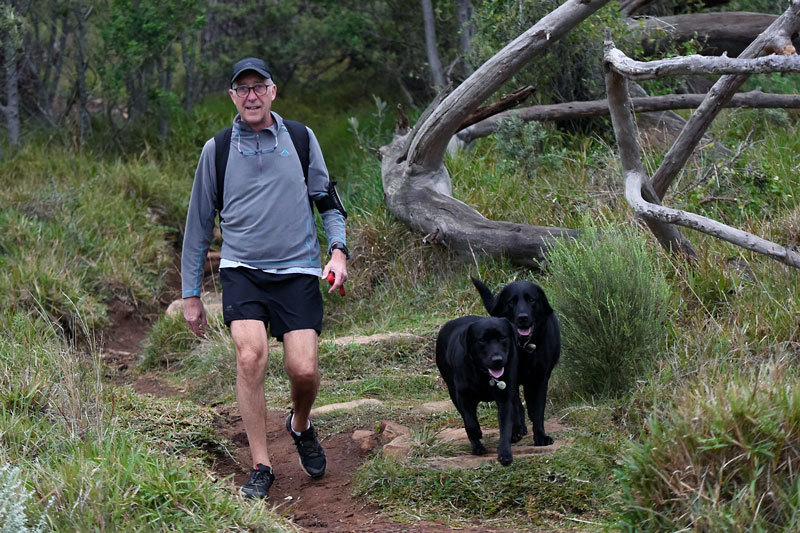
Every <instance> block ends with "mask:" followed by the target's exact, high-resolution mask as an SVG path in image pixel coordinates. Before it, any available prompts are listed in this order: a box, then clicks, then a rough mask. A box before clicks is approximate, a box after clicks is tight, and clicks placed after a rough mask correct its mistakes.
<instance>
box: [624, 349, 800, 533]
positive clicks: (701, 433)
mask: <svg viewBox="0 0 800 533" xmlns="http://www.w3.org/2000/svg"><path fill="white" fill-rule="evenodd" d="M797 379H798V375H797V371H796V369H794V368H792V367H789V366H784V365H780V364H776V363H768V364H766V365H765V366H763V367H762V368H761V369H760V372H751V373H749V374H745V373H744V372H738V373H734V375H732V376H731V378H730V379H729V380H728V381H723V382H718V383H716V384H714V385H709V384H708V380H705V379H704V380H703V381H702V382H697V383H696V384H695V386H694V388H693V389H692V388H690V390H689V392H688V393H686V394H685V395H684V396H681V397H679V398H680V399H677V400H674V401H673V402H672V405H671V406H669V407H668V408H667V409H665V410H664V411H663V412H661V413H660V414H654V415H652V416H651V418H650V421H649V428H648V429H649V432H648V434H647V435H646V436H645V437H644V438H643V440H642V441H641V442H639V443H636V444H633V445H632V446H631V449H630V452H629V453H628V454H626V455H625V459H624V462H623V466H622V467H621V468H620V469H619V471H618V477H619V479H620V480H621V483H622V488H623V492H622V503H621V519H620V524H621V525H622V526H623V527H624V528H626V529H628V530H629V531H634V530H635V531H677V530H681V531H685V530H697V531H798V529H800V511H798V501H800V389H799V388H798V387H797Z"/></svg>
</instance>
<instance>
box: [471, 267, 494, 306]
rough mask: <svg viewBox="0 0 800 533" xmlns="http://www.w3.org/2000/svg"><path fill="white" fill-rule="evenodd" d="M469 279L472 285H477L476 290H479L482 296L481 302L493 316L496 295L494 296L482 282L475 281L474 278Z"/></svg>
mask: <svg viewBox="0 0 800 533" xmlns="http://www.w3.org/2000/svg"><path fill="white" fill-rule="evenodd" d="M469 279H471V280H472V284H473V285H475V288H476V289H478V294H480V295H481V301H482V302H483V306H484V307H485V308H486V311H487V312H488V313H489V314H490V315H491V314H492V311H493V310H494V308H495V301H494V295H493V294H492V291H491V290H490V289H489V287H487V286H486V285H485V284H484V283H483V282H482V281H481V280H479V279H475V278H473V277H472V276H470V278H469Z"/></svg>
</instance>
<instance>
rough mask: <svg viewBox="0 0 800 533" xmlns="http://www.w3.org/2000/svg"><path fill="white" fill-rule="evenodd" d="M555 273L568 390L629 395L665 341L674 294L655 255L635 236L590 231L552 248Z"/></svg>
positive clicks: (553, 296)
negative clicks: (669, 304)
mask: <svg viewBox="0 0 800 533" xmlns="http://www.w3.org/2000/svg"><path fill="white" fill-rule="evenodd" d="M550 271H551V278H550V281H551V287H550V291H549V294H550V298H551V299H552V302H551V305H553V307H554V308H555V309H556V311H557V313H558V315H559V318H560V320H561V328H562V337H563V348H564V353H563V357H562V362H561V365H560V367H559V369H560V370H559V373H560V374H561V375H562V376H563V377H564V382H565V383H564V386H565V387H566V388H567V389H571V390H572V391H573V392H575V393H578V394H582V395H594V394H599V395H612V396H613V395H617V394H621V393H623V392H625V391H626V390H628V389H629V388H630V386H631V385H632V384H633V383H634V382H635V380H636V379H637V378H638V377H639V376H642V375H643V372H644V371H645V370H646V369H647V367H648V365H649V363H650V362H652V361H653V360H654V359H655V357H656V355H657V353H658V343H659V341H660V340H661V339H663V338H664V337H665V336H666V323H665V322H666V321H665V317H666V309H667V302H668V300H669V297H670V291H669V286H668V285H667V282H666V280H665V278H664V275H663V273H662V272H661V271H660V270H659V269H658V268H656V266H655V258H654V256H653V255H652V254H651V253H649V251H648V248H647V247H646V244H645V242H644V241H643V240H642V239H640V238H638V237H636V236H635V235H633V234H625V233H609V234H603V235H600V234H598V233H597V231H596V230H587V231H586V232H585V233H584V235H583V236H582V237H581V238H580V239H578V240H577V241H562V242H559V243H558V244H557V245H555V246H554V248H553V250H552V251H551V253H550Z"/></svg>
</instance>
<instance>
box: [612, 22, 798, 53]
mask: <svg viewBox="0 0 800 533" xmlns="http://www.w3.org/2000/svg"><path fill="white" fill-rule="evenodd" d="M777 18H778V15H771V14H767V13H748V12H737V11H733V12H722V13H691V14H689V15H670V16H666V17H641V18H638V17H637V18H636V19H629V20H628V29H629V30H630V31H632V32H635V33H636V34H637V35H641V39H640V40H639V42H640V43H641V44H642V49H643V52H644V54H645V55H647V56H654V55H656V54H659V53H661V52H664V51H665V50H667V49H668V48H669V47H671V46H673V45H674V44H676V43H678V44H680V43H685V42H688V41H694V43H695V45H696V46H697V47H698V49H697V53H699V54H700V55H704V56H719V55H722V54H724V53H727V54H728V55H729V56H730V57H737V56H738V55H739V54H741V53H742V51H744V49H745V48H747V46H748V45H749V44H750V43H752V42H753V40H754V39H755V38H756V37H758V34H759V33H761V32H762V31H764V30H765V29H766V28H767V27H768V26H769V25H770V24H772V23H773V22H775V19H777ZM797 46H800V40H798V39H796V40H795V47H797Z"/></svg>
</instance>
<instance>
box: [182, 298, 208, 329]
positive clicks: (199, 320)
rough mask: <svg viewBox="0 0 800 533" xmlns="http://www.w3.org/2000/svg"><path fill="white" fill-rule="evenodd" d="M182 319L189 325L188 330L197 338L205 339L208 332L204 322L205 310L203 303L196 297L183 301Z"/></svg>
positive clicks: (206, 324) (206, 323)
mask: <svg viewBox="0 0 800 533" xmlns="http://www.w3.org/2000/svg"><path fill="white" fill-rule="evenodd" d="M183 318H184V319H185V320H186V323H187V324H188V325H189V329H191V330H192V332H193V333H194V334H195V335H197V336H198V337H205V336H206V330H208V322H206V308H205V306H203V301H202V300H201V299H200V297H198V296H192V297H190V298H184V299H183Z"/></svg>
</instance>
